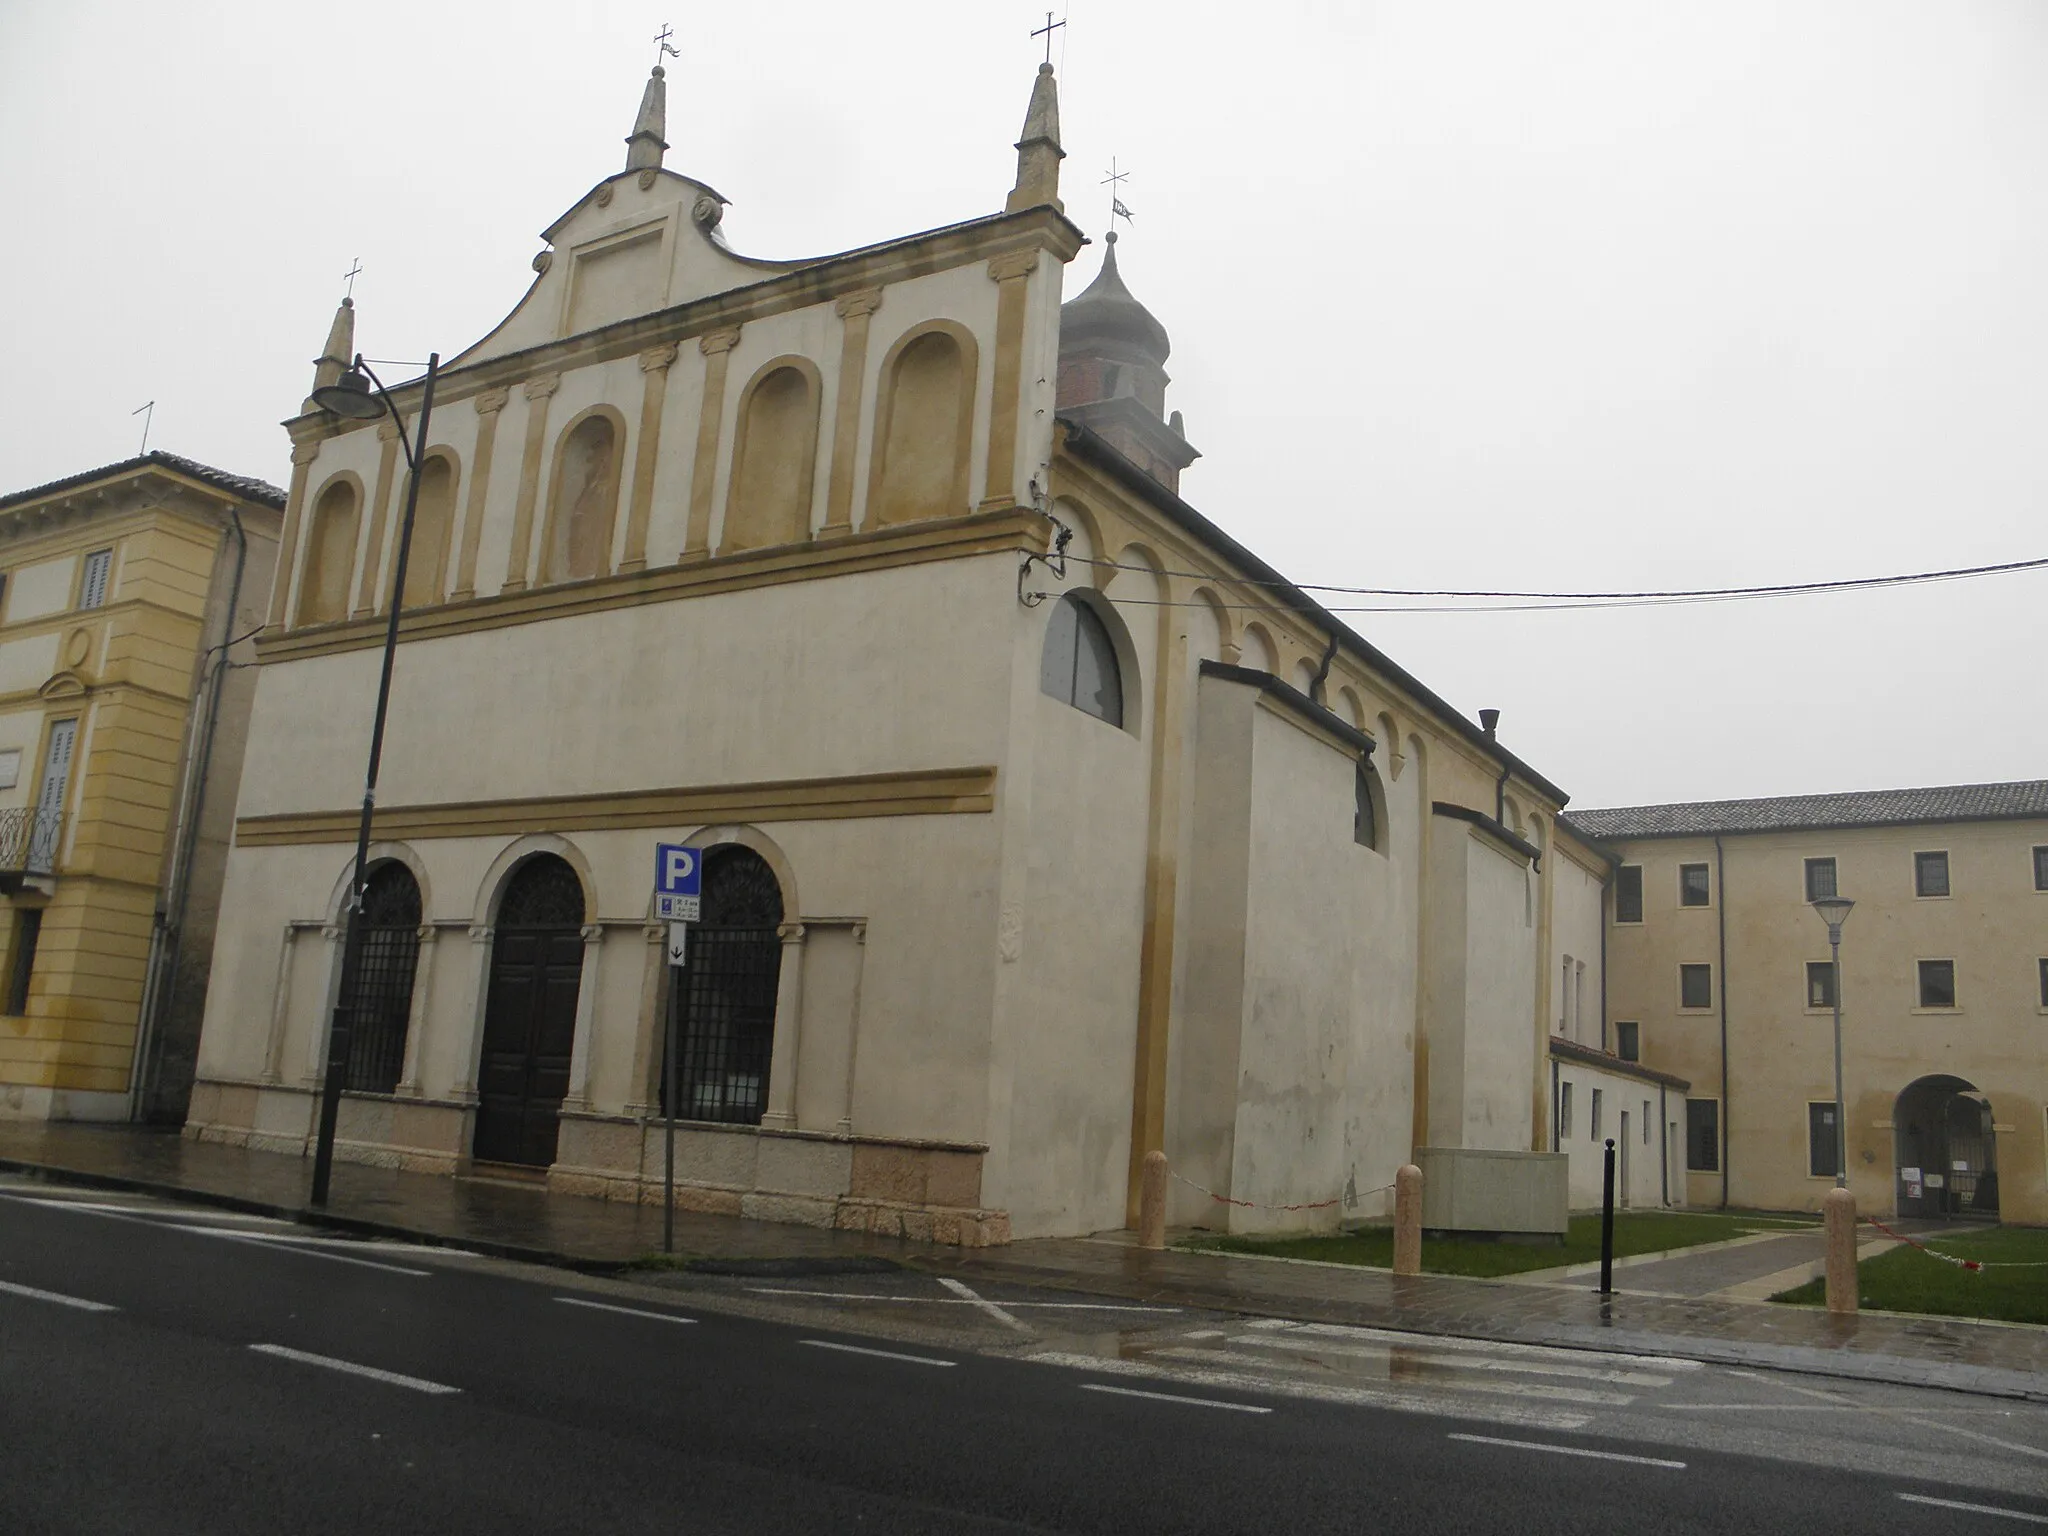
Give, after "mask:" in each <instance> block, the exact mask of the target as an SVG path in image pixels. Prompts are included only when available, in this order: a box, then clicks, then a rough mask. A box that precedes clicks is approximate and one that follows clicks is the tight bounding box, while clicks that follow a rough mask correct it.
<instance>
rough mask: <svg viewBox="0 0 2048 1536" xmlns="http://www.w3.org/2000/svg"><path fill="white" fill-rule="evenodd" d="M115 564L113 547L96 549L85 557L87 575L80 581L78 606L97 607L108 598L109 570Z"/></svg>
mask: <svg viewBox="0 0 2048 1536" xmlns="http://www.w3.org/2000/svg"><path fill="white" fill-rule="evenodd" d="M113 566H114V552H113V551H112V550H111V549H96V550H94V551H93V552H92V553H91V554H89V555H87V556H86V557H85V575H84V577H83V578H82V579H81V580H80V581H79V583H78V606H79V607H81V608H97V607H99V606H100V604H102V603H104V602H105V601H106V600H107V572H108V571H110V570H112V569H113Z"/></svg>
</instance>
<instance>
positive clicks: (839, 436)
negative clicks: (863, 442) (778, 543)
mask: <svg viewBox="0 0 2048 1536" xmlns="http://www.w3.org/2000/svg"><path fill="white" fill-rule="evenodd" d="M832 307H833V308H834V309H835V310H836V311H838V314H839V318H840V321H841V322H842V324H841V328H840V333H839V403H838V405H837V406H836V407H834V409H833V416H832V477H831V480H830V482H829V484H828V486H827V488H826V492H825V526H824V527H823V528H820V529H819V530H818V537H819V538H821V539H831V538H838V537H840V536H841V535H843V534H848V533H851V532H853V461H854V457H855V455H856V454H857V453H858V452H859V450H860V408H861V395H862V390H863V387H864V386H865V384H866V382H867V370H868V321H869V319H870V317H871V316H873V314H874V312H875V311H876V310H878V309H880V308H881V307H882V290H881V289H879V288H865V289H862V290H861V291H860V292H859V293H849V294H847V295H846V296H845V297H843V298H842V299H840V300H839V302H838V303H837V304H835V305H833V306H832Z"/></svg>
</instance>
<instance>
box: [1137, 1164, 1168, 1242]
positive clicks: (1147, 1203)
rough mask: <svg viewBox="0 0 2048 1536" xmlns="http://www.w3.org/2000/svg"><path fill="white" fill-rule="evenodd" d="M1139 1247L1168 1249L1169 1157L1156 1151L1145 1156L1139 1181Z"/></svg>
mask: <svg viewBox="0 0 2048 1536" xmlns="http://www.w3.org/2000/svg"><path fill="white" fill-rule="evenodd" d="M1138 1246H1139V1247H1140V1248H1164V1247H1165V1246H1166V1154H1165V1153H1164V1152H1161V1151H1158V1150H1156V1149H1155V1150H1153V1151H1150V1152H1147V1153H1146V1154H1145V1171H1144V1172H1143V1173H1142V1174H1141V1175H1139V1178H1138Z"/></svg>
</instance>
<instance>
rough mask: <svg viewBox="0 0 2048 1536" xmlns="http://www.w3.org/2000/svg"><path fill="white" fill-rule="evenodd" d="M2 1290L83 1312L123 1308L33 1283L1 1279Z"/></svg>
mask: <svg viewBox="0 0 2048 1536" xmlns="http://www.w3.org/2000/svg"><path fill="white" fill-rule="evenodd" d="M0 1291H5V1292H6V1293H7V1294H8V1295H10V1296H26V1297H27V1298H28V1299H29V1300H30V1301H54V1302H55V1303H56V1304H57V1305H58V1306H60V1307H76V1308H78V1310H79V1311H81V1312H118V1311H120V1310H121V1309H120V1308H119V1307H117V1306H115V1305H113V1304H112V1303H111V1302H105V1301H87V1300H86V1299H85V1298H84V1297H83V1296H63V1295H59V1294H58V1293H57V1292H56V1291H39V1290H37V1289H36V1288H35V1287H34V1286H32V1285H14V1284H12V1283H10V1282H9V1281H6V1280H0Z"/></svg>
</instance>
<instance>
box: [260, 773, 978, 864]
mask: <svg viewBox="0 0 2048 1536" xmlns="http://www.w3.org/2000/svg"><path fill="white" fill-rule="evenodd" d="M995 783H996V771H995V769H994V768H986V767H984V768H921V769H911V770H908V771H906V772H902V773H862V774H852V775H849V776H847V777H843V778H828V779H783V780H777V781H767V782H762V783H752V784H714V785H691V786H682V787H676V788H665V789H639V790H624V791H620V792H617V793H613V794H603V795H546V796H539V797H535V798H531V799H524V800H469V801H452V802H448V803H445V804H440V805H391V806H379V807H378V808H377V813H376V821H375V824H374V831H375V835H376V836H378V837H380V838H385V839H417V838H432V837H511V836H518V835H521V834H524V833H529V832H593V831H606V830H613V829H624V828H634V827H671V826H684V825H693V824H698V823H704V822H730V821H835V820H841V819H844V818H847V817H863V816H950V815H981V814H986V813H987V812H989V811H991V810H993V809H994V807H995ZM358 815H359V813H358V812H356V811H353V810H342V811H304V812H297V811H295V812H286V813H283V814H279V815H270V816H244V817H242V818H241V819H240V820H239V821H237V822H236V823H235V841H236V842H237V843H238V844H239V845H240V846H242V847H245V848H271V847H278V846H282V845H297V844H305V843H347V842H352V841H354V839H355V836H356V827H357V819H358Z"/></svg>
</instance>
